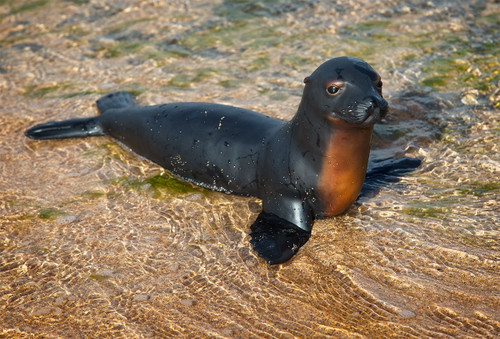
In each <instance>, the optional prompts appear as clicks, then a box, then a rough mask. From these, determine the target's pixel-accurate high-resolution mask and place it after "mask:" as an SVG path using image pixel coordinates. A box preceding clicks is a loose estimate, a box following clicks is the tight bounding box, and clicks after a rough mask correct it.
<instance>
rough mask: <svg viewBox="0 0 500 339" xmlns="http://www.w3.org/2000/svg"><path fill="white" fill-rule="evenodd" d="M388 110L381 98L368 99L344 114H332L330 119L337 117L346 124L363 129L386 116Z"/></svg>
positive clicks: (387, 105) (386, 104)
mask: <svg viewBox="0 0 500 339" xmlns="http://www.w3.org/2000/svg"><path fill="white" fill-rule="evenodd" d="M388 108H389V104H388V103H387V101H385V100H384V99H383V98H370V99H368V100H365V101H363V102H360V103H358V104H357V105H356V106H355V107H354V108H348V109H347V110H346V111H344V112H340V113H339V112H332V117H339V118H340V119H342V120H344V121H345V122H347V123H348V124H352V125H358V126H361V127H364V126H368V125H373V124H376V123H377V122H379V121H380V120H381V119H383V118H384V117H385V116H386V115H387V112H388Z"/></svg>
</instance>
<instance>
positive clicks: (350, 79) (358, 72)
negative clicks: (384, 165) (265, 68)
mask: <svg viewBox="0 0 500 339" xmlns="http://www.w3.org/2000/svg"><path fill="white" fill-rule="evenodd" d="M304 83H305V84H306V87H305V89H304V94H303V100H305V101H306V105H307V110H308V111H310V110H311V108H312V111H313V112H317V113H319V114H321V115H323V116H325V117H326V118H328V119H329V120H332V121H336V120H338V119H341V120H343V121H344V122H346V123H348V124H352V125H359V126H369V125H373V124H375V123H376V122H378V121H380V119H382V118H383V117H384V116H385V115H386V114H387V110H388V104H387V101H385V99H384V98H383V97H382V80H381V78H380V75H379V74H378V73H377V72H375V71H374V70H373V68H372V67H371V66H370V65H368V64H367V63H366V62H364V61H363V60H361V59H357V58H352V57H339V58H334V59H331V60H328V61H326V62H325V63H323V64H322V65H321V66H319V67H318V68H317V69H316V70H315V71H314V72H313V73H312V74H311V75H310V76H308V77H306V78H305V79H304Z"/></svg>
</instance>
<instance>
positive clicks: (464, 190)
mask: <svg viewBox="0 0 500 339" xmlns="http://www.w3.org/2000/svg"><path fill="white" fill-rule="evenodd" d="M499 190H500V182H488V183H479V182H474V183H471V184H468V185H465V186H463V187H460V188H457V189H456V192H457V193H458V194H460V195H473V196H476V197H482V196H485V195H491V194H498V193H499Z"/></svg>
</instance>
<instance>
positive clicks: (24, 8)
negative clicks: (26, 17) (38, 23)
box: [9, 0, 50, 14]
mask: <svg viewBox="0 0 500 339" xmlns="http://www.w3.org/2000/svg"><path fill="white" fill-rule="evenodd" d="M14 2H15V1H9V4H12V3H14ZM49 3H50V1H49V0H38V1H29V2H28V3H26V4H24V5H20V6H18V7H13V8H11V9H10V13H11V14H19V13H23V12H28V11H33V10H37V9H40V8H42V7H45V6H46V5H48V4H49Z"/></svg>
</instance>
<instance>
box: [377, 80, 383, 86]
mask: <svg viewBox="0 0 500 339" xmlns="http://www.w3.org/2000/svg"><path fill="white" fill-rule="evenodd" d="M377 87H378V88H382V80H380V79H379V81H378V82H377Z"/></svg>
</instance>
